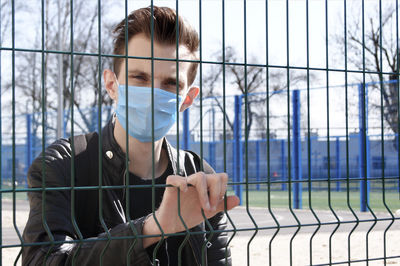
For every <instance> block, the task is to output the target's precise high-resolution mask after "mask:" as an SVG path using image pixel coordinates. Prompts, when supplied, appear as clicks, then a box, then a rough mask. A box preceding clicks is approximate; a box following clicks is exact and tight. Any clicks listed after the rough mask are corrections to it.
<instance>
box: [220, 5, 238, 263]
mask: <svg viewBox="0 0 400 266" xmlns="http://www.w3.org/2000/svg"><path fill="white" fill-rule="evenodd" d="M221 4H222V98H223V99H222V108H223V117H224V119H223V120H222V127H223V131H224V132H223V141H224V144H223V145H224V147H223V149H224V166H223V167H224V172H225V173H226V172H227V158H226V157H227V156H226V151H227V149H226V146H227V145H226V144H227V139H226V119H227V114H226V86H225V81H226V62H225V60H226V58H225V56H226V55H225V48H226V47H225V0H222V2H221ZM227 189H228V187H227ZM226 196H227V193H226V192H225V198H224V212H225V214H226V217H227V219H228V221H229V224H230V225H231V226H232V228H233V233H232V235H231V236H230V237H229V239H228V241H227V243H226V246H225V265H228V251H229V249H228V247H229V244H230V243H231V242H232V240H233V238H234V237H235V235H236V226H235V223H234V222H233V221H232V218H231V216H230V215H229V213H228V212H227V210H226V208H227V197H226Z"/></svg>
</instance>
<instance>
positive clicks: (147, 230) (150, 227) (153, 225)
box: [142, 212, 167, 248]
mask: <svg viewBox="0 0 400 266" xmlns="http://www.w3.org/2000/svg"><path fill="white" fill-rule="evenodd" d="M155 215H156V217H157V212H156V214H155ZM157 221H159V220H158V219H157ZM160 226H161V224H160ZM162 229H163V232H164V234H165V233H167V232H165V229H164V227H162ZM142 234H143V235H145V236H152V237H145V238H143V247H144V248H147V247H149V246H151V245H152V244H154V243H156V242H158V241H160V239H161V234H162V233H161V230H160V227H159V226H158V225H157V222H156V220H155V219H154V215H153V213H150V214H149V215H147V217H146V219H145V220H144V223H143V229H142Z"/></svg>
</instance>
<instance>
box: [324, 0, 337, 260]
mask: <svg viewBox="0 0 400 266" xmlns="http://www.w3.org/2000/svg"><path fill="white" fill-rule="evenodd" d="M328 12H329V9H328V0H325V42H326V43H325V60H326V62H325V63H326V128H327V137H326V145H327V152H328V154H327V156H328V169H327V174H328V206H329V210H330V211H331V212H332V214H333V216H334V217H335V219H336V223H337V225H336V226H335V228H334V229H333V230H332V232H331V234H330V236H329V263H330V264H331V263H332V238H333V236H334V234H335V232H336V231H337V230H338V228H339V227H340V219H339V217H338V216H337V214H336V212H335V210H334V209H333V207H332V195H331V149H330V147H331V145H330V113H329V107H330V105H329V96H330V94H329V49H328V45H329V31H328ZM336 156H338V155H337V154H336ZM336 167H337V166H336Z"/></svg>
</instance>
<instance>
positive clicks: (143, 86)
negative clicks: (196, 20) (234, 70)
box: [22, 7, 239, 265]
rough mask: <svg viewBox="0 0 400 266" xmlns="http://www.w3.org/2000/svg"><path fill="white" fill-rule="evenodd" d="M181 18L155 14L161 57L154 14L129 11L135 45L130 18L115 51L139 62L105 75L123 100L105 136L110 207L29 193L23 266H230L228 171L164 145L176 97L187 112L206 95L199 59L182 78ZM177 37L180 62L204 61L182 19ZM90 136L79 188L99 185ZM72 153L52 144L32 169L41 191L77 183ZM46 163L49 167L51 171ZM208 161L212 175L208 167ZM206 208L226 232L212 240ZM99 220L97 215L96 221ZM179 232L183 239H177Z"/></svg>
mask: <svg viewBox="0 0 400 266" xmlns="http://www.w3.org/2000/svg"><path fill="white" fill-rule="evenodd" d="M176 19H177V17H176V13H175V12H174V11H173V10H172V9H169V8H158V7H154V8H153V22H154V35H153V36H154V42H153V52H154V53H153V54H152V41H151V26H150V25H151V20H152V19H151V8H143V9H139V10H136V11H134V12H132V13H131V14H130V15H129V17H128V28H127V31H128V40H125V36H126V35H125V33H126V30H125V25H126V24H125V23H126V22H125V19H124V20H123V21H121V23H120V24H118V25H117V27H116V29H115V31H114V32H115V34H116V37H115V41H114V53H115V54H117V55H124V54H125V49H126V47H125V44H126V43H127V46H128V47H127V50H128V56H130V57H135V58H129V59H128V60H127V61H128V64H127V65H126V60H125V58H123V57H115V58H114V71H111V70H105V71H104V75H103V76H104V83H105V87H106V90H107V92H108V94H109V95H110V97H111V98H112V99H113V100H114V101H116V103H117V108H116V115H114V116H113V118H112V119H111V120H110V121H109V123H108V124H107V125H106V126H105V127H104V128H103V130H102V134H101V143H102V150H101V151H100V152H101V157H102V169H101V170H102V172H101V177H102V179H101V180H102V185H103V186H107V189H104V188H103V189H102V191H101V193H100V195H101V197H99V194H97V191H95V192H94V193H95V197H94V198H95V199H96V200H97V199H98V198H102V202H101V204H99V202H96V204H93V206H92V205H91V204H92V203H93V197H90V196H89V194H91V193H92V194H93V190H92V192H89V190H86V191H82V190H81V191H79V190H76V191H72V190H71V189H59V190H57V189H53V190H47V191H45V192H42V191H40V190H37V191H32V192H29V193H28V196H29V201H30V207H31V210H30V214H29V219H28V222H27V225H26V227H25V230H24V234H23V238H24V241H25V243H30V245H27V246H24V247H23V256H22V260H23V264H24V265H43V263H44V262H45V264H46V265H70V264H72V263H73V262H74V263H75V265H100V262H102V263H103V265H151V264H152V262H153V255H154V256H155V259H156V260H155V261H157V262H159V263H160V264H161V265H177V264H178V260H181V263H182V265H203V262H205V263H206V264H207V263H208V265H225V263H226V261H227V262H228V264H231V259H230V251H229V248H226V245H227V234H226V232H223V230H224V229H225V228H226V218H225V215H224V213H223V210H224V194H225V191H226V186H227V181H228V177H227V175H226V174H224V173H215V172H214V171H213V169H212V168H211V167H210V166H209V165H208V164H207V163H206V162H201V160H200V158H199V157H198V156H197V155H196V154H194V153H192V152H184V151H179V155H178V151H177V150H175V149H174V148H173V147H171V146H170V144H169V143H168V142H167V140H166V139H165V135H166V133H167V132H168V130H169V129H170V128H171V127H172V126H173V124H174V122H175V120H176V119H177V113H176V106H177V100H178V106H179V111H184V110H185V109H186V108H188V107H189V106H190V105H191V104H192V103H193V101H194V99H195V98H196V96H197V95H198V93H199V88H197V87H191V85H192V83H193V81H194V79H195V76H196V72H197V64H196V63H194V62H179V73H178V76H179V79H177V71H178V69H177V68H176V61H175V60H176V53H177V51H176ZM178 37H179V49H178V50H179V51H178V52H179V59H180V60H195V59H196V58H197V57H196V54H197V49H198V46H199V40H198V35H197V33H196V31H195V30H193V29H192V28H191V27H190V26H189V25H188V24H187V23H185V22H184V21H183V19H182V18H180V17H179V36H178ZM152 56H153V57H154V58H156V59H154V61H153V64H152V61H151V60H150V59H149V58H151V57H152ZM158 58H162V60H157V59H158ZM177 84H178V85H177ZM152 87H154V131H153V130H152V126H153V124H152V112H153V109H152V104H151V102H152V101H151V99H152V89H151V88H152ZM177 87H179V92H178V95H176V93H177ZM126 97H127V98H126ZM127 114H128V116H127ZM127 134H128V137H127ZM81 139H82V138H80V140H81ZM84 139H85V140H87V145H86V146H83V147H85V148H84V149H82V150H80V149H79V148H77V147H78V146H77V145H78V142H80V140H79V139H78V138H76V139H74V140H75V141H74V142H76V143H74V145H75V148H76V150H78V151H75V162H76V164H75V165H76V167H78V168H79V169H82V167H83V168H84V169H85V173H86V174H82V171H81V170H79V171H78V170H77V169H75V173H74V175H73V176H75V179H74V181H75V183H74V185H76V184H78V185H79V184H86V185H92V186H93V185H94V186H98V185H99V183H98V170H96V169H98V168H99V164H98V158H99V155H98V153H96V151H97V147H98V146H97V143H98V142H97V133H91V134H88V135H86V136H85V137H84ZM127 139H128V143H126V140H127ZM153 140H154V143H153ZM93 143H94V144H93ZM81 146H82V145H81ZM91 147H92V148H91ZM93 147H94V149H93ZM153 147H154V150H153V151H152V148H153ZM94 154H95V155H94ZM153 155H154V172H153ZM126 156H127V158H128V166H127V167H126V164H125V162H126ZM71 157H72V147H71V140H70V139H60V140H58V141H56V142H55V143H53V144H52V145H50V146H49V147H48V148H47V149H46V151H45V154H44V156H43V155H40V156H39V157H38V158H37V159H36V160H35V161H34V162H33V163H32V165H31V167H30V169H29V173H28V184H29V187H30V188H41V187H42V184H43V183H45V185H46V187H64V188H65V187H70V186H71V185H72V183H71V181H72V180H71ZM43 158H44V162H45V171H42V170H43V167H42V166H43ZM88 158H89V159H88ZM178 161H179V162H178ZM82 164H84V165H83V166H82ZM178 165H179V168H178ZM202 165H203V169H204V171H200V170H201V169H202V168H201V167H202ZM153 174H154V175H153ZM93 176H94V178H93ZM153 176H154V177H155V180H154V183H155V184H157V185H160V184H161V185H162V184H168V185H172V186H169V187H165V186H157V187H156V188H155V189H154V191H155V193H154V194H155V195H154V196H155V197H154V200H155V202H153V193H152V189H151V186H150V185H151V184H152V182H153V180H152V179H153ZM87 180H95V181H96V182H97V183H95V184H93V183H91V182H90V181H87ZM127 181H128V182H129V185H141V186H140V187H139V188H133V187H132V188H130V189H127V188H126V182H127ZM144 185H147V187H146V186H144ZM178 188H179V192H178ZM178 193H179V198H180V200H179V205H180V212H179V210H178ZM77 194H79V195H80V197H79V198H76V195H77ZM73 199H74V200H75V204H74V205H72V202H74V201H73ZM79 199H80V200H81V202H80V201H79ZM153 203H154V206H155V207H156V211H155V212H154V213H153V212H152V209H153V208H152V206H153V205H152V204H153ZM226 203H227V205H226V207H227V209H228V210H229V209H232V208H233V207H235V206H236V205H238V203H239V199H238V198H237V197H235V196H229V197H227V198H226ZM89 205H90V206H89ZM100 206H101V208H100ZM93 210H95V211H94V212H93ZM99 210H100V212H99ZM202 211H204V214H205V215H206V217H207V218H208V221H209V223H210V224H211V226H212V227H213V230H217V232H215V233H214V234H213V235H212V236H211V238H210V235H209V234H206V231H210V228H209V227H208V226H207V225H205V222H204V217H203V214H202ZM90 215H91V216H90ZM88 216H89V217H88ZM94 216H95V218H96V219H91V217H94ZM180 217H181V218H182V219H183V221H182V219H181V218H180ZM82 221H83V222H82ZM88 221H92V222H88ZM185 227H186V228H187V229H188V230H186V228H185ZM160 228H161V229H162V231H161V230H160ZM179 232H181V233H179ZM173 233H178V235H175V236H169V234H173ZM162 234H164V238H162V237H161V235H162ZM136 236H139V237H136ZM187 237H188V238H187ZM186 238H187V239H186ZM207 239H208V240H209V241H208V240H207ZM80 240H82V241H80ZM160 240H162V241H160ZM207 241H208V242H207ZM203 247H205V249H203ZM202 249H203V250H204V252H202ZM226 251H227V252H226ZM226 259H227V260H226Z"/></svg>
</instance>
